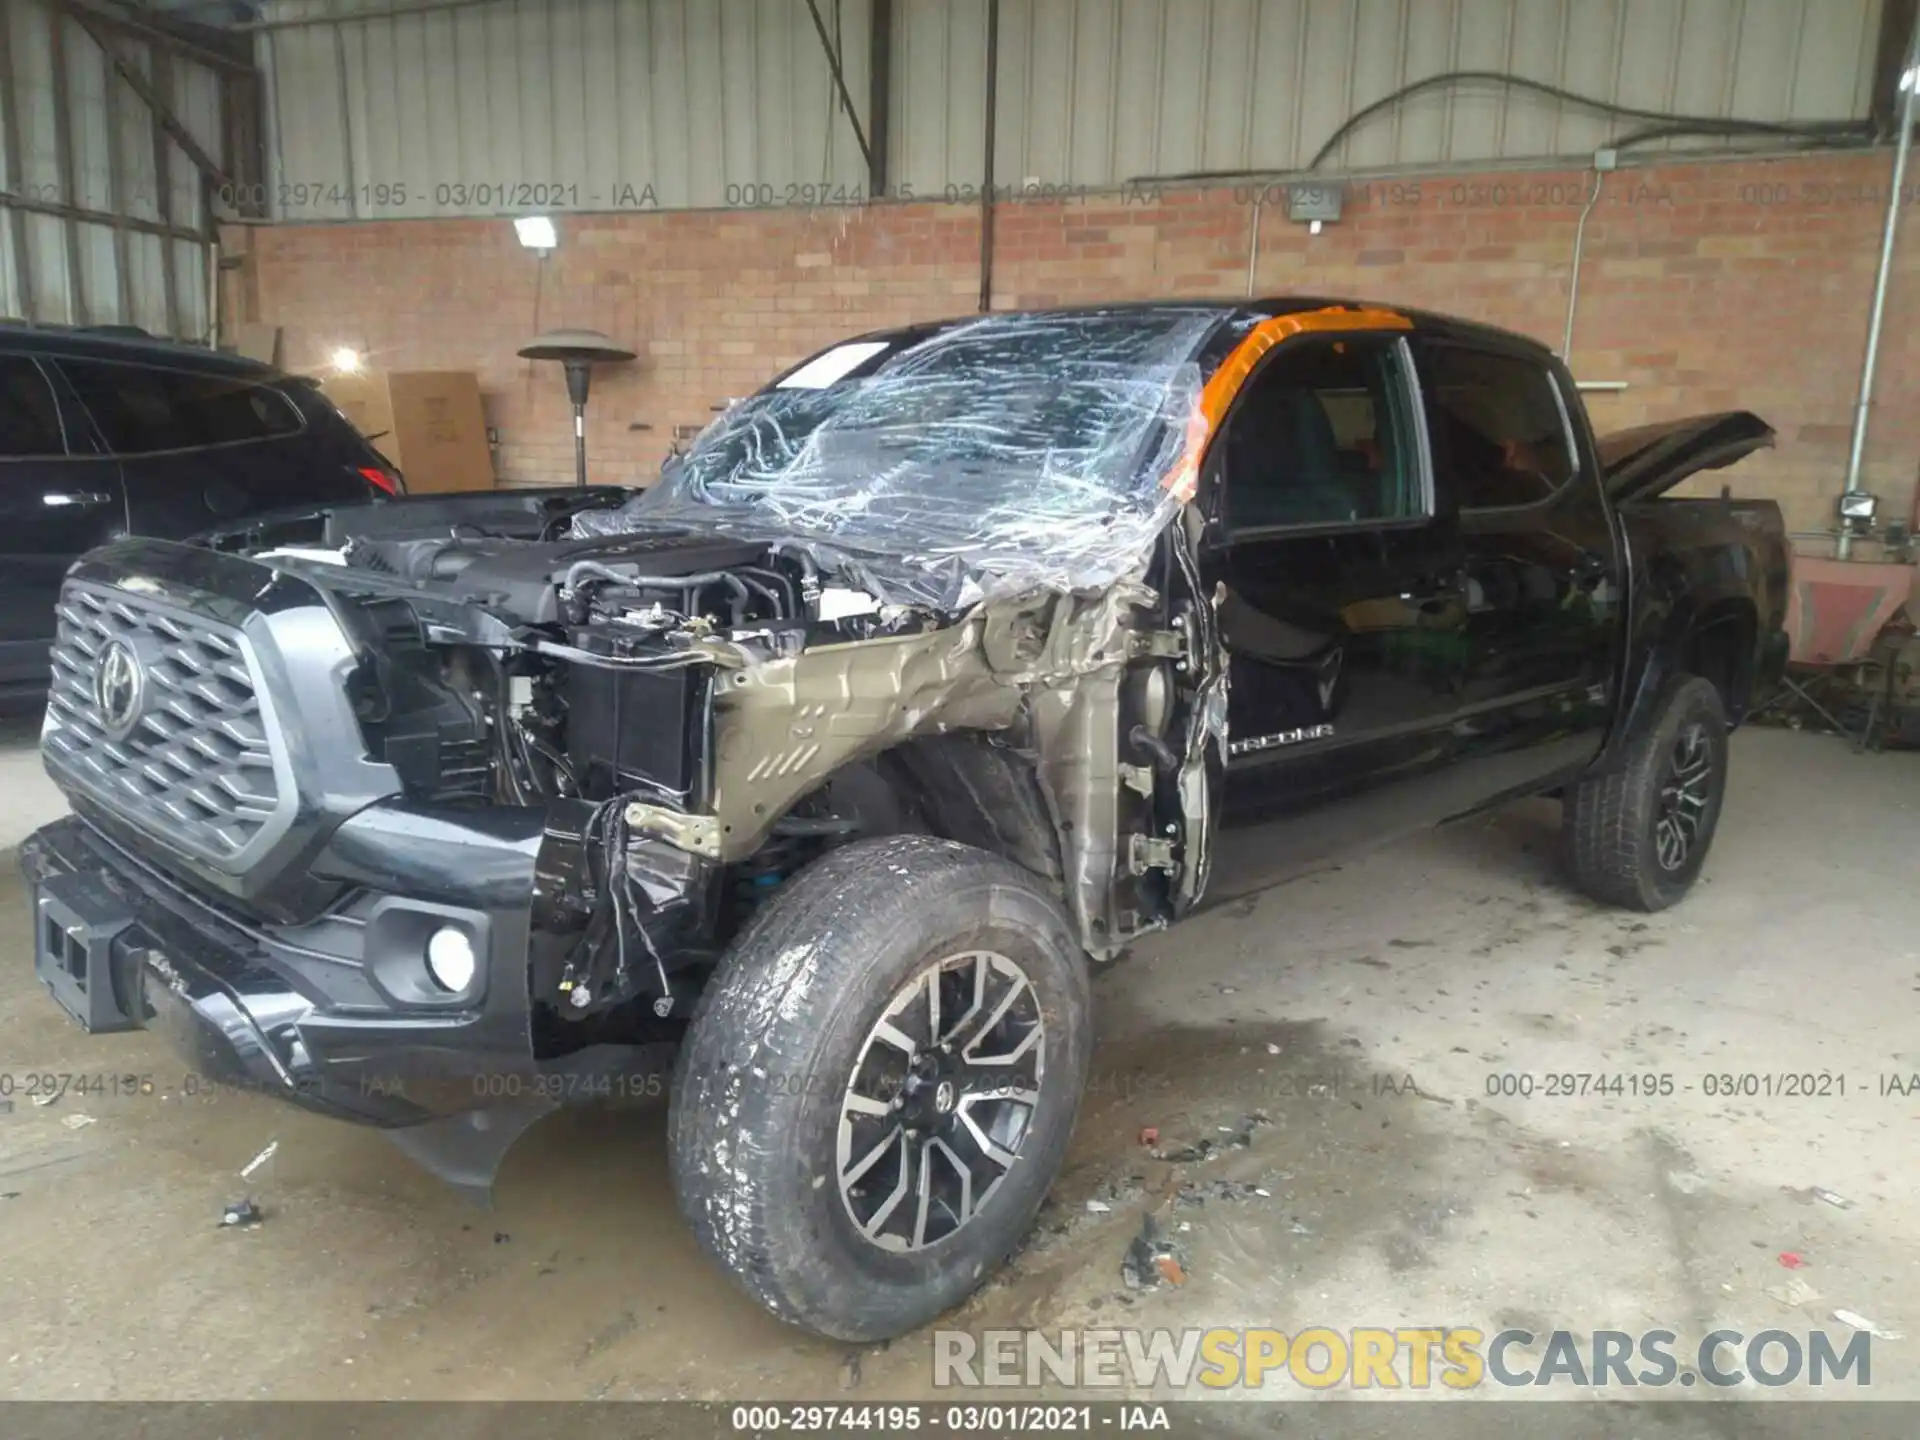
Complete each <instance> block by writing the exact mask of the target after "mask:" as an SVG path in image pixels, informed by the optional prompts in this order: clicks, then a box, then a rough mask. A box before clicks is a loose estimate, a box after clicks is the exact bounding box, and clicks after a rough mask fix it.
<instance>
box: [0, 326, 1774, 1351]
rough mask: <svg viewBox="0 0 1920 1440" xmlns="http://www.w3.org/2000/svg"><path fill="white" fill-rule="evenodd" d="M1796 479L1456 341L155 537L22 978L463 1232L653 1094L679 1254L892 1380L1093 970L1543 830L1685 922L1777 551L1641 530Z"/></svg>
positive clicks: (1061, 364) (62, 766) (1050, 363)
mask: <svg viewBox="0 0 1920 1440" xmlns="http://www.w3.org/2000/svg"><path fill="white" fill-rule="evenodd" d="M1771 438H1772V437H1771V432H1770V431H1769V430H1768V428H1767V427H1766V426H1765V425H1764V424H1762V423H1761V422H1760V421H1759V420H1757V419H1756V418H1754V417H1753V416H1751V415H1748V414H1745V413H1741V412H1735V413H1729V414H1722V415H1715V416H1708V417H1705V418H1703V419H1695V420H1687V421H1681V422H1676V423H1673V424H1669V425H1661V426H1653V427H1649V428H1647V429H1643V430H1639V431H1635V432H1632V433H1629V434H1624V435H1618V436H1614V437H1611V438H1609V439H1607V440H1602V441H1598V442H1596V440H1595V439H1594V437H1593V435H1592V433H1591V431H1590V428H1589V426H1588V422H1587V418H1586V415H1585V413H1584V411H1583V409H1582V406H1581V403H1580V398H1579V395H1578V392H1577V391H1576V389H1575V387H1574V384H1573V381H1572V379H1571V378H1570V376H1569V375H1568V373H1567V371H1566V369H1565V367H1564V366H1563V365H1561V364H1560V362H1559V361H1558V360H1556V359H1555V358H1554V357H1553V355H1551V354H1550V353H1549V352H1548V351H1547V350H1545V349H1543V348H1542V347H1541V346H1539V345H1538V344H1536V343H1534V342H1532V341H1530V340H1527V339H1523V338H1521V337H1518V336H1515V335H1510V334H1506V333H1502V332H1500V331H1496V330H1492V329H1488V328H1486V327H1483V326H1478V325H1473V324H1467V323H1463V322H1460V321H1455V320H1448V319H1442V318H1439V317H1436V316H1431V315H1425V314H1419V313H1414V312H1407V311H1402V310H1397V309H1389V308H1381V307H1374V306H1364V305H1354V304H1348V303H1341V302H1331V301H1324V300H1302V299H1295V300H1280V301H1270V302H1265V303H1248V304H1231V303H1199V302H1180V303H1164V304H1149V305H1138V306H1125V307H1108V308H1101V309H1089V310H1079V311H1062V312H1047V313H1030V314H1008V315H991V316H984V317H977V318H970V319H964V320H956V321H952V322H949V323H943V324H928V325H922V326H917V327H912V328H906V329H900V330H894V331H887V332H883V333H878V334H872V335H867V336H863V337H861V338H859V339H856V340H852V341H848V342H845V343H843V344H840V345H836V346H833V347H831V348H830V349H828V350H826V351H824V352H822V353H821V354H820V355H817V356H814V357H813V358H811V359H809V360H808V361H806V362H805V363H803V364H801V365H799V366H796V367H795V368H794V369H793V370H791V371H788V372H787V373H786V374H784V375H782V376H780V377H779V378H777V379H776V380H775V381H774V382H773V383H772V384H771V385H769V386H768V387H767V388H766V389H765V390H763V391H762V392H761V393H760V394H758V395H756V396H754V397H753V398H751V399H749V400H747V401H744V402H742V403H741V404H739V405H737V406H735V407H733V409H731V410H730V411H729V412H727V413H726V414H725V415H723V416H721V417H720V418H719V419H717V420H716V421H715V422H714V423H713V425H711V426H710V427H709V428H708V430H707V431H706V432H705V433H704V434H703V435H702V436H701V438H700V439H699V440H698V441H697V442H696V443H695V445H694V446H693V447H692V449H691V451H690V452H689V453H688V454H686V455H685V456H684V457H681V458H680V459H678V460H676V461H675V462H673V463H672V464H670V465H669V467H668V469H667V470H666V472H665V473H664V474H663V476H662V478H661V480H660V482H659V483H658V484H656V485H655V486H653V487H652V488H651V489H649V490H647V491H644V492H633V493H625V492H621V491H617V490H598V491H578V492H568V491H556V492H552V493H551V494H548V495H544V496H527V495H518V496H512V495H508V496H496V495H476V496H471V497H463V498H421V499H416V500H397V501H394V502H392V503H388V504H383V505H378V506H348V505H341V506H333V507H320V508H316V509H312V510H309V511H307V512H304V513H295V514H283V515H279V516H276V517H271V518H268V519H254V520H248V521H246V522H245V523H244V524H243V525H240V526H238V527H237V528H235V529H232V530H229V531H227V532H224V533H216V534H212V535H209V536H207V537H204V538H203V539H202V540H201V541H199V542H197V543H193V544H183V543H173V542H168V541H161V540H153V539H131V540H126V541H123V542H120V543H118V544H115V545H111V546H109V547H107V548H104V549H101V550H97V551H95V552H93V553H91V554H90V555H88V556H86V557H84V558H83V559H82V560H81V561H80V562H79V563H78V564H76V565H75V566H74V568H73V570H72V572H71V573H70V575H69V577H68V579H67V581H66V585H65V589H64V591H63V593H62V596H61V600H60V611H59V634H58V639H57V642H56V644H55V647H54V665H55V680H54V685H53V690H52V696H51V700H50V703H49V706H48V710H47V718H46V725H45V732H44V738H43V745H42V748H43V753H44V756H45V761H46V764H47V767H48V769H49V771H50V772H51V773H52V775H53V776H54V777H55V779H56V780H57V781H58V782H59V783H60V785H61V786H62V787H63V788H64V790H65V791H66V793H67V794H68V796H69V797H70V798H71V800H72V804H73V809H74V812H75V813H74V815H73V816H72V817H70V818H67V819H64V820H61V821H59V822H58V823H56V824H53V825H50V826H48V827H46V828H45V829H43V830H41V831H40V832H39V833H38V834H37V835H35V836H34V837H33V838H32V840H31V841H30V842H29V843H28V844H27V846H26V847H25V851H24V863H25V868H26V872H27V875H28V877H29V880H30V883H31V884H32V886H33V891H34V898H35V914H36V916H37V924H36V933H35V941H34V944H35V953H36V960H35V963H36V966H37V968H38V972H39V974H40V976H41V978H42V979H43V980H44V981H45V983H46V984H47V986H48V988H49V989H50V990H51V992H52V994H53V996H54V998H55V999H56V1000H58V1002H59V1003H60V1004H61V1005H62V1006H63V1007H64V1008H65V1009H66V1010H67V1011H68V1012H69V1013H70V1014H72V1015H73V1016H74V1017H75V1018H76V1019H78V1020H79V1021H80V1022H81V1023H82V1024H84V1025H85V1026H86V1027H87V1028H88V1029H89V1030H93V1031H113V1030H121V1029H129V1028H134V1027H143V1026H151V1027H156V1028H166V1029H168V1030H170V1031H172V1032H174V1033H175V1034H176V1035H177V1036H178V1038H179V1041H180V1043H181V1044H183V1045H184V1046H185V1047H186V1049H187V1051H188V1053H189V1054H190V1055H191V1056H193V1057H194V1060H195V1062H196V1064H197V1065H199V1066H200V1067H201V1068H202V1069H204V1070H206V1071H209V1072H213V1073H215V1074H217V1075H219V1076H221V1077H222V1078H223V1079H225V1080H226V1081H228V1082H230V1083H239V1084H248V1085H255V1086H258V1087H259V1088H260V1089H261V1090H262V1091H265V1092H268V1093H272V1094H275V1095H280V1096H284V1097H285V1098H286V1099H288V1100H291V1101H293V1102H295V1103H298V1104H300V1105H304V1106H307V1107H309V1108H312V1109H315V1110H319V1111H322V1112H325V1113H328V1114H332V1115H336V1116H339V1117H342V1118H345V1119H349V1120H353V1121H358V1122H361V1123H365V1124H369V1125H375V1126H380V1127H383V1128H385V1129H387V1130H388V1131H390V1132H391V1133H392V1135H393V1136H394V1138H395V1139H396V1140H398V1141H399V1142H400V1143H401V1144H402V1145H403V1146H405V1147H406V1148H407V1149H408V1150H409V1151H410V1152H411V1153H412V1154H414V1155H415V1156H416V1157H418V1158H419V1159H421V1160H422V1161H423V1162H424V1163H426V1164H428V1165H429V1166H431V1167H432V1168H434V1169H435V1170H436V1171H438V1172H439V1173H441V1174H442V1175H444V1176H446V1177H447V1178H448V1179H450V1180H452V1181H453V1182H455V1183H456V1184H459V1185H462V1186H465V1187H469V1188H471V1189H475V1190H480V1191H483V1192H484V1191H485V1189H486V1188H487V1187H489V1186H490V1185H491V1182H492V1177H493V1174H494V1172H495V1169H496V1168H497V1165H498V1163H499V1161H500V1159H501V1157H502V1155H503V1154H504V1153H505V1151H506V1149H507V1147H508V1145H510V1144H511V1142H512V1141H513V1139H514V1138H515V1137H516V1136H517V1135H518V1134H520V1133H521V1132H522V1131H523V1130H524V1128H525V1127H526V1126H527V1125H528V1124H530V1123H532V1121H533V1120H535V1119H536V1118H538V1117H539V1116H540V1115H542V1114H544V1113H547V1112H548V1111H550V1110H552V1109H553V1108H554V1107H556V1106H557V1105H560V1104H564V1103H567V1102H569V1101H574V1100H593V1099H601V1098H606V1097H615V1098H618V1097H622V1096H628V1095H640V1094H648V1093H654V1091H656V1090H657V1089H658V1087H659V1085H660V1077H661V1076H662V1075H663V1074H664V1073H665V1068H664V1067H666V1066H667V1065H668V1064H669V1063H671V1064H672V1065H673V1066H674V1069H673V1075H672V1085H671V1101H670V1105H671V1110H670V1120H669V1131H670V1143H671V1150H672V1164H673V1167H674V1178H675V1183H676V1187H677V1191H678V1194H679V1196H680V1200H681V1206H682V1209H683V1211H684V1213H685V1215H686V1217H687V1220H688V1221H689V1223H690V1224H691V1225H692V1227H693V1229H694V1230H695V1232H696V1233H697V1234H698V1236H699V1238H700V1240H701V1241H702V1242H703V1244H704V1245H705V1246H706V1248H707V1249H708V1250H709V1251H710V1252H711V1253H712V1254H713V1255H714V1257H715V1258H716V1259H717V1260H718V1261H719V1262H720V1263H721V1264H722V1265H723V1266H724V1267H726V1268H727V1269H728V1270H730V1271H731V1272H732V1273H733V1274H734V1275H735V1276H736V1278H737V1279H738V1280H739V1281H740V1282H741V1283H742V1284H743V1285H744V1286H745V1287H746V1288H747V1289H748V1290H749V1291H751V1293H752V1294H753V1295H754V1296H756V1297H757V1298H758V1299H759V1300H760V1301H761V1302H762V1303H763V1304H765V1305H766V1306H767V1307H769V1308H770V1309H771V1310H773V1311H774V1312H775V1313H776V1314H778V1315H781V1316H783V1317H785V1318H787V1319H789V1320H792V1321H794V1322H796V1323H798V1324H801V1325H805V1326H808V1327H811V1328H812V1329H815V1330H817V1331H820V1332H823V1333H826V1334H830V1335H835V1336H841V1337H846V1338H850V1339H871V1338H876V1337H881V1336H887V1335H892V1334H897V1333H900V1332H902V1331H904V1330H906V1329H908V1328H910V1327H912V1326H914V1325H917V1324H919V1323H922V1322H924V1321H926V1320H928V1319H930V1318H931V1317H933V1316H935V1315H937V1314H939V1313H940V1312H941V1311H942V1310H944V1309H946V1308H947V1307H949V1306H951V1305H953V1304H954V1303H956V1302H957V1301H958V1300H960V1299H961V1298H962V1297H963V1296H965V1295H966V1294H967V1293H968V1292H969V1291H970V1290H971V1289H972V1288H973V1287H974V1286H975V1285H977V1284H978V1283H979V1281H980V1280H981V1278H982V1277H983V1276H984V1275H985V1274H986V1273H988V1271H989V1270H990V1269H991V1268H992V1267H993V1266H995V1265H996V1264H998V1263H999V1261H1000V1260H1001V1259H1002V1258H1003V1257H1004V1256H1005V1255H1006V1254H1007V1252H1008V1251H1009V1249H1010V1248H1011V1247H1012V1246H1013V1245H1014V1244H1016V1243H1017V1242H1018V1240H1019V1239H1020V1237H1021V1236H1022V1234H1023V1233H1024V1231H1025V1230H1026V1228H1027V1226H1028V1225H1029V1223H1030V1222H1031V1220H1032V1217H1033V1214H1034V1211H1035V1209H1036V1207H1037V1206H1038V1205H1039V1204H1040V1201H1041V1199H1042V1197H1043V1195H1044V1193H1045V1191H1046V1189H1047V1187H1048V1185H1049V1184H1050V1183H1051V1181H1052V1179H1053V1176H1054V1174H1055V1172H1056V1169H1057V1167H1058V1165H1059V1163H1060V1160H1061V1157H1062V1154H1063V1152H1064V1149H1065V1147H1066V1144H1067V1139H1068V1134H1069V1132H1070V1131H1071V1129H1072V1127H1073V1122H1074V1116H1075V1113H1076V1109H1077V1106H1078V1103H1079V1097H1080V1092H1081V1089H1082V1087H1083V1084H1084V1081H1085V1077H1086V1074H1087V1067H1088V1060H1089V1055H1090V1052H1091V1049H1092V1044H1093V1039H1092V1034H1091V1030H1090V1023H1089V1004H1088V984H1089V978H1090V972H1091V970H1092V969H1093V968H1094V965H1093V964H1090V963H1089V962H1090V961H1092V962H1096V963H1097V962H1099V961H1103V960H1107V959H1110V958H1112V957H1113V956H1115V955H1117V954H1118V953H1119V952H1120V951H1121V950H1122V949H1123V948H1124V947H1126V946H1127V945H1129V944H1131V943H1132V942H1134V941H1135V940H1136V939H1137V938H1139V937H1141V936H1143V935H1146V934H1148V933H1150V932H1153V931H1156V930H1159V929H1161V928H1162V927H1165V926H1167V925H1169V924H1171V923H1173V922H1175V921H1177V920H1179V919H1180V918H1181V917H1182V916H1184V915H1186V914H1187V913H1189V912H1190V911H1192V910H1193V909H1194V908H1195V907H1197V906H1200V905H1202V904H1204V903H1207V902H1208V901H1211V900H1216V899H1218V898H1220V897H1222V896H1232V895H1235V894H1239V893H1245V892H1246V891H1247V890H1249V889H1252V888H1254V887H1258V886H1262V885H1265V884H1268V883H1271V882H1272V881H1274V880H1276V879H1279V878H1282V877H1283V876H1285V875H1287V874H1289V873H1295V872H1298V871H1299V870H1301V869H1302V868H1304V867H1307V866H1312V865H1315V864H1318V863H1321V862H1323V861H1324V860H1325V859H1326V858H1327V857H1329V856H1332V855H1335V854H1337V853H1339V852H1340V851H1342V850H1343V849H1345V848H1347V847H1350V846H1352V845H1354V844H1357V843H1377V842H1379V841H1382V840H1385V839H1388V838H1391V837H1392V836H1394V835H1397V834H1401V833H1404V832H1407V831H1409V830H1412V829H1414V828H1416V827H1421V826H1429V825H1434V824H1438V823H1440V822H1442V821H1446V820H1449V819H1452V818H1455V817H1458V816H1461V815H1466V814H1469V813H1472V812H1474V811H1476V810H1480V809H1483V808H1484V807H1486V806H1489V805H1494V804H1497V803H1499V802H1501V801H1503V800H1505V799H1507V798H1509V797H1513V796H1521V795H1527V794H1531V793H1540V792H1551V793H1556V794H1559V795H1561V796H1562V797H1564V808H1565V816H1566V821H1565V824H1566V832H1567V840H1568V860H1569V865H1570V870H1571V873H1572V877H1573V879H1574V881H1575V882H1576V883H1577V884H1579V885H1581V886H1582V887H1584V888H1585V889H1586V890H1588V891H1589V892H1591V893H1592V894H1594V895H1596V896H1598V897H1600V898H1601V899H1603V900H1606V901H1609V902H1613V903H1617V904H1621V905H1626V906H1634V907H1639V908H1642V909H1657V908H1659V907H1662V906H1665V905H1669V904H1672V903H1673V902H1674V901H1676V900H1678V899H1679V898H1680V897H1681V896H1682V895H1684V894H1685V893H1686V891H1687V889H1688V887H1689V886H1690V885H1691V884H1692V883H1693V881H1694V879H1695V877H1696V876H1697V875H1698V873H1699V870H1700V867H1701V864H1702V862H1703V860H1704V859H1705V857H1706V854H1707V849H1708V847H1709V845H1710V844H1711V842H1712V839H1713V833H1714V827H1715V822H1716V820H1717V818H1718V815H1719V811H1720V805H1721V799H1722V796H1723V794H1724V792H1725V786H1726V777H1727V732H1728V730H1729V729H1730V728H1731V726H1733V725H1734V724H1735V723H1737V722H1738V721H1739V719H1740V718H1741V717H1742V715H1743V714H1744V713H1746V711H1747V710H1748V708H1749V706H1750V705H1751V704H1752V703H1753V700H1754V697H1755V696H1756V695H1757V694H1759V693H1760V692H1762V691H1763V690H1764V689H1765V688H1766V687H1768V686H1769V685H1770V684H1771V683H1772V682H1773V680H1774V678H1775V676H1776V675H1777V672H1778V670H1779V667H1780V666H1781V664H1782V661H1783V658H1784V651H1785V640H1784V636H1783V635H1782V632H1781V620H1782V615H1783V611H1784V606H1785V598H1786V572H1787V548H1786V544H1785V541H1784V538H1783V535H1782V529H1781V523H1780V516H1779V513H1778V511H1777V510H1776V508H1775V507H1774V506H1773V505H1772V504H1770V503H1766V502H1748V501H1731V500H1728V499H1725V498H1722V499H1701V500H1674V499H1668V498H1662V496H1663V492H1665V491H1666V490H1668V489H1669V488H1670V487H1671V486H1673V485H1674V484H1675V483H1677V482H1678V481H1680V480H1681V479H1683V478H1685V477H1686V476H1688V475H1689V474H1693V473H1695V472H1697V471H1699V470H1702V469H1706V468H1712V467H1718V466H1723V465H1726V464H1729V463H1731V462H1733V461H1735V460H1737V459H1738V458H1739V457H1740V456H1742V455H1744V454H1746V453H1748V452H1749V451H1751V450H1753V449H1754V448H1756V447H1758V446H1762V445H1765V444H1768V443H1770V441H1771ZM670 1055H672V1056H676V1057H677V1058H674V1059H673V1060H672V1061H671V1062H670V1061H669V1060H668V1058H667V1057H668V1056H670Z"/></svg>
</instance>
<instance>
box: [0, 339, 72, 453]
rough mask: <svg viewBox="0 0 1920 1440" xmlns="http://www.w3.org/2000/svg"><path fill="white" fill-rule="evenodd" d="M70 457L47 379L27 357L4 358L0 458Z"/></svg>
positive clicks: (0, 364)
mask: <svg viewBox="0 0 1920 1440" xmlns="http://www.w3.org/2000/svg"><path fill="white" fill-rule="evenodd" d="M66 453H67V447H66V443H65V442H64V440H63V439H62V438H61V434H60V414H59V412H58V411H57V410H55V409H54V405H53V387H52V386H51V385H49V384H48V383H47V377H46V376H45V375H43V374H41V373H40V367H39V366H38V365H36V364H34V363H33V361H31V360H29V359H27V358H26V357H25V356H24V355H0V456H7V457H19V456H27V455H64V454H66Z"/></svg>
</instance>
